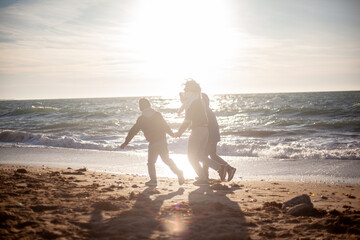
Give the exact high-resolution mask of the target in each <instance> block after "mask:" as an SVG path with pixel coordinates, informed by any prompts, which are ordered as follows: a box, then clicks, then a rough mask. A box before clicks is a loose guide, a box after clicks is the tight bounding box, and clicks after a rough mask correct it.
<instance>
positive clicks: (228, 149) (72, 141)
mask: <svg viewBox="0 0 360 240" xmlns="http://www.w3.org/2000/svg"><path fill="white" fill-rule="evenodd" d="M125 136H126V135H122V136H108V137H107V138H105V137H104V136H89V135H87V136H85V137H82V138H81V137H79V136H64V135H61V136H57V135H47V134H36V133H29V132H22V131H12V130H4V131H2V132H0V142H3V143H12V144H15V145H17V146H21V145H25V146H43V147H60V148H74V149H93V150H102V151H120V149H119V146H120V144H121V143H122V142H123V141H124V139H125ZM168 142H169V150H170V151H171V152H172V153H182V154H186V152H187V143H188V138H187V136H185V137H183V138H180V139H173V138H170V139H169V140H168ZM359 144H360V143H359V142H358V141H355V142H354V141H349V142H348V143H346V144H345V143H344V144H337V143H334V142H329V143H326V144H325V143H324V144H323V145H321V146H313V145H312V142H311V141H305V142H303V143H300V142H297V141H296V139H293V141H290V142H287V141H283V142H273V143H268V144H264V143H262V142H257V141H252V140H247V141H246V142H245V141H244V142H243V143H237V144H230V143H229V142H224V143H220V144H218V154H219V155H224V156H242V157H259V158H275V159H309V160H314V159H338V160H360V152H359V151H358V146H359ZM147 146H148V143H147V142H146V140H145V138H144V137H143V136H141V135H140V136H136V137H135V138H134V139H133V140H132V141H131V143H130V144H129V146H128V148H127V149H128V150H133V151H146V149H147Z"/></svg>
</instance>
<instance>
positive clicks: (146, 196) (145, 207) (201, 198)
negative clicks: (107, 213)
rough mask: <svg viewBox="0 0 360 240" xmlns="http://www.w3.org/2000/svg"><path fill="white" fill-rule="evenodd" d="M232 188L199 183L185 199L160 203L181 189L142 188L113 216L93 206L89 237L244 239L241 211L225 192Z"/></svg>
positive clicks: (244, 228) (180, 192)
mask: <svg viewBox="0 0 360 240" xmlns="http://www.w3.org/2000/svg"><path fill="white" fill-rule="evenodd" d="M232 192H233V189H228V190H218V191H214V190H213V189H211V188H210V187H209V186H204V187H199V188H197V189H196V190H194V191H192V192H189V193H188V201H186V200H184V201H180V202H175V201H174V203H172V204H169V203H167V204H165V205H164V206H163V204H164V201H165V200H168V199H171V198H173V197H175V196H177V195H183V194H184V189H183V188H179V189H178V190H177V191H176V192H171V193H168V194H163V195H157V194H156V195H155V194H154V188H151V187H150V188H146V189H145V190H144V191H143V192H141V193H139V194H138V195H137V196H133V199H136V202H135V203H134V205H133V206H132V208H131V209H129V210H125V211H122V212H121V213H119V215H117V216H115V217H111V218H108V219H105V218H103V210H100V209H98V208H95V210H94V211H93V212H92V215H91V220H90V225H91V226H92V227H91V231H90V236H89V238H90V239H247V237H248V232H247V227H246V221H245V217H244V214H243V212H242V211H241V209H240V207H239V205H238V204H237V203H236V202H233V201H231V200H230V199H229V198H228V197H227V196H226V194H231V193H232ZM155 196H156V197H155ZM182 199H186V198H185V197H182ZM108 210H111V209H108ZM114 210H116V209H114Z"/></svg>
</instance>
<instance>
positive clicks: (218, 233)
mask: <svg viewBox="0 0 360 240" xmlns="http://www.w3.org/2000/svg"><path fill="white" fill-rule="evenodd" d="M234 190H235V189H234V188H231V189H229V190H217V191H214V190H213V189H212V188H211V187H209V186H201V187H199V188H198V189H196V190H194V191H192V192H190V193H189V207H190V209H191V212H192V218H191V219H190V220H189V221H188V227H187V232H186V233H184V236H183V238H184V239H248V237H249V234H248V228H247V225H246V220H245V215H244V213H243V212H242V210H241V209H240V206H239V204H238V203H236V202H233V201H231V200H230V199H229V198H228V197H227V196H226V195H227V194H231V193H232V192H233V191H234Z"/></svg>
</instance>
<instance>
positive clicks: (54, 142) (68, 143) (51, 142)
mask: <svg viewBox="0 0 360 240" xmlns="http://www.w3.org/2000/svg"><path fill="white" fill-rule="evenodd" d="M0 142H4V143H15V144H25V145H36V146H45V147H61V148H74V149H94V150H108V151H113V150H116V149H118V145H116V144H109V143H106V142H103V143H97V142H94V141H85V140H82V139H80V138H78V137H76V136H63V135H62V136H56V135H46V134H36V133H28V132H22V131H12V130H5V131H2V132H1V133H0Z"/></svg>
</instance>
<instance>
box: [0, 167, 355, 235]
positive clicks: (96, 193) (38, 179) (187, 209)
mask: <svg viewBox="0 0 360 240" xmlns="http://www.w3.org/2000/svg"><path fill="white" fill-rule="evenodd" d="M0 178H1V181H0V189H1V191H0V199H1V202H0V209H1V211H0V214H1V218H0V219H1V220H0V221H1V222H0V224H1V225H2V228H1V229H0V236H1V238H2V239H19V238H36V239H49V238H59V239H129V238H131V239H159V238H160V239H203V238H204V236H206V238H208V239H268V238H275V239H277V238H283V239H297V238H321V239H344V238H346V239H358V238H359V237H360V202H359V201H358V200H359V198H360V186H358V185H345V186H344V185H337V184H322V183H299V182H280V181H270V182H269V181H240V180H236V181H232V182H218V181H216V180H213V181H212V184H211V185H210V186H208V187H207V186H205V187H197V186H194V185H193V184H192V182H193V180H189V179H187V180H186V182H185V184H184V185H182V186H179V184H178V183H177V180H176V179H173V178H164V177H160V178H159V179H158V183H159V184H158V186H157V187H156V188H155V187H146V186H145V185H144V183H145V182H146V181H148V177H147V176H138V175H134V174H111V173H105V172H93V171H89V170H87V169H84V168H81V169H70V168H47V167H28V166H27V167H19V166H11V165H0ZM303 194H305V195H307V196H309V197H310V199H311V203H312V204H313V206H314V209H315V214H310V215H304V216H293V215H291V214H289V213H287V212H285V211H284V210H283V209H282V208H281V205H282V204H283V203H284V202H286V201H287V200H289V199H291V198H294V197H296V196H299V195H303Z"/></svg>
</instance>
